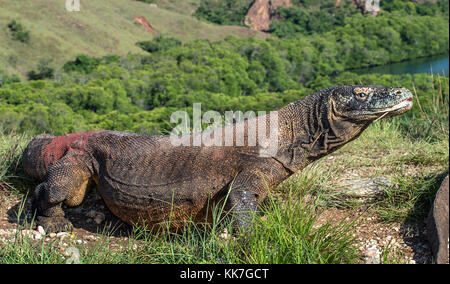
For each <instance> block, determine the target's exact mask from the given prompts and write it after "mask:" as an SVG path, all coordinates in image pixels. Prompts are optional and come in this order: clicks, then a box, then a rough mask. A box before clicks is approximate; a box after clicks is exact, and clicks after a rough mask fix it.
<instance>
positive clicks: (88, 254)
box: [0, 185, 359, 264]
mask: <svg viewBox="0 0 450 284" xmlns="http://www.w3.org/2000/svg"><path fill="white" fill-rule="evenodd" d="M298 186H301V185H298ZM291 198H292V200H287V201H284V202H281V203H280V202H277V201H275V199H273V198H270V202H269V204H268V205H267V207H266V208H265V209H264V211H265V217H255V218H256V219H255V225H254V230H253V231H252V232H251V233H249V234H236V235H234V236H235V237H233V238H230V239H225V238H221V237H220V235H221V234H222V233H223V230H224V228H228V230H230V231H231V226H230V221H229V219H224V218H218V217H217V216H222V214H220V210H221V209H220V208H216V210H218V211H216V212H217V214H216V215H215V216H216V218H214V220H213V223H212V224H211V225H210V226H208V227H206V228H204V227H200V226H198V225H196V224H190V226H188V228H187V229H186V230H185V231H183V232H181V233H173V232H172V233H171V232H168V231H167V230H161V231H159V232H148V231H146V230H145V229H143V228H137V227H135V228H134V229H133V232H132V233H131V234H130V237H129V238H128V239H126V240H120V241H119V242H113V241H112V239H111V238H109V235H108V232H103V234H102V235H101V239H100V240H99V241H97V242H95V243H94V244H92V245H89V246H86V245H79V244H77V243H76V239H73V238H67V239H65V240H63V241H61V242H65V243H66V245H63V246H61V244H60V243H58V241H57V240H53V241H51V242H45V241H44V240H43V239H42V240H40V241H33V240H32V238H31V237H30V236H27V235H25V236H23V235H22V234H21V233H20V232H21V230H20V229H19V227H18V230H17V232H16V233H15V234H14V237H15V239H14V241H11V242H4V243H3V244H2V243H0V263H65V262H67V261H68V259H69V258H70V255H69V256H67V255H66V254H67V253H70V252H71V251H72V252H73V251H74V248H75V251H76V252H77V253H78V254H79V259H78V261H79V262H80V263H166V264H173V263H178V264H189V263H239V264H245V263H252V264H254V263H261V264H264V263H270V264H272V263H273V264H277V263H280V264H281V263H354V262H356V261H357V260H358V259H359V258H358V255H357V253H356V248H355V247H354V245H353V241H352V237H351V232H352V230H351V228H352V226H353V225H354V224H353V223H343V222H341V223H337V224H336V223H331V222H326V223H324V224H322V225H321V226H320V227H316V226H314V225H315V221H316V220H317V218H318V217H319V215H318V214H317V212H316V209H317V205H316V204H311V203H307V202H301V201H300V202H298V201H299V196H298V195H297V194H293V195H291ZM300 200H301V198H300ZM18 218H20V217H18ZM226 220H228V221H226ZM69 261H70V259H69Z"/></svg>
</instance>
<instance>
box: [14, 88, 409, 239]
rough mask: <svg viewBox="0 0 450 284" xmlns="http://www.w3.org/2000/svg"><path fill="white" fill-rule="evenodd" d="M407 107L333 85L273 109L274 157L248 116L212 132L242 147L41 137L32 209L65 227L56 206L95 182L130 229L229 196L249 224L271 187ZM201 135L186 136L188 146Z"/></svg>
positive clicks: (41, 220)
mask: <svg viewBox="0 0 450 284" xmlns="http://www.w3.org/2000/svg"><path fill="white" fill-rule="evenodd" d="M411 107H412V95H411V92H409V91H408V90H407V89H404V88H390V87H383V86H339V87H332V88H328V89H325V90H322V91H319V92H316V93H314V94H312V95H310V96H308V97H305V98H303V99H301V100H298V101H296V102H293V103H291V104H289V105H287V106H285V107H283V108H281V109H280V110H278V112H277V113H278V124H277V126H278V128H277V130H278V133H279V134H278V140H277V144H276V146H277V149H278V151H277V152H276V154H274V155H271V156H261V155H260V151H261V149H262V148H264V147H267V145H266V144H264V145H263V144H262V143H261V142H260V141H257V143H256V145H253V146H249V145H251V144H249V143H248V141H249V140H248V139H250V138H252V137H250V136H251V134H249V133H252V132H250V131H247V130H249V122H252V120H251V119H250V120H246V121H244V122H239V123H236V124H234V125H231V126H225V127H222V128H220V129H216V130H218V131H219V132H222V133H225V132H226V131H227V130H230V129H233V130H235V129H237V127H238V126H244V127H243V128H242V129H244V131H243V132H242V133H243V136H244V137H245V140H244V141H245V143H244V144H243V145H242V146H209V147H207V146H173V145H172V144H171V140H170V137H169V136H164V135H159V136H157V135H153V136H152V135H137V134H133V133H124V132H117V131H106V130H100V131H92V132H85V133H75V134H70V135H66V136H60V137H54V136H51V135H46V134H44V135H39V136H37V137H35V138H34V139H33V140H32V141H31V142H30V144H29V145H28V147H27V149H26V150H25V152H24V158H23V165H24V169H25V171H26V172H27V173H28V174H29V175H30V176H32V177H35V178H37V179H39V180H41V181H42V183H41V184H39V185H38V186H37V187H36V189H35V191H34V194H33V207H34V208H35V210H37V223H38V224H39V225H42V226H44V228H45V229H46V230H47V231H61V230H66V229H67V227H68V226H69V225H70V223H69V222H68V221H67V220H66V219H65V218H64V212H63V210H62V209H61V204H62V202H64V203H66V204H67V205H68V206H77V205H79V204H80V203H81V202H82V201H83V198H84V196H85V193H86V190H87V189H88V188H89V185H90V184H93V183H95V184H96V185H97V188H98V191H99V192H100V194H101V196H102V198H103V199H104V201H105V203H106V205H107V206H108V208H109V209H110V210H111V211H112V212H113V213H114V214H115V215H116V216H118V217H119V218H120V219H122V220H123V221H125V222H127V223H129V224H140V225H146V226H148V227H149V228H153V227H157V226H159V225H162V224H165V222H166V221H167V220H169V219H170V220H171V227H172V228H174V229H180V228H183V225H184V224H185V221H187V220H195V221H197V222H204V221H207V220H209V219H208V218H209V217H210V216H206V215H207V214H206V213H207V212H211V206H212V204H216V203H218V202H220V201H221V200H226V204H225V205H226V209H227V210H229V211H231V212H232V215H233V216H234V224H235V226H236V227H237V228H248V227H250V224H251V223H252V218H253V216H254V214H255V213H257V212H258V207H259V205H260V204H261V202H262V200H263V199H264V198H265V197H266V195H267V192H268V190H269V189H273V188H275V187H276V186H277V185H278V184H279V183H281V182H282V181H283V180H285V179H286V178H288V177H289V176H291V175H292V174H294V173H296V172H298V171H301V170H302V169H303V168H304V167H306V166H307V165H308V164H310V163H312V162H313V161H315V160H317V159H319V158H321V157H323V156H325V155H327V154H330V153H332V152H333V151H335V150H337V149H339V148H340V147H342V146H343V145H345V144H346V143H348V142H350V141H352V140H353V139H355V138H357V137H358V136H359V135H360V134H361V133H362V131H363V130H364V129H366V128H367V127H368V126H369V124H370V123H371V122H373V121H374V120H376V119H379V118H382V117H389V116H394V115H398V114H401V113H404V112H406V111H408V110H409V109H411ZM257 119H262V120H265V121H267V122H268V121H269V119H270V117H269V115H267V116H264V117H259V118H257ZM201 134H202V133H194V134H189V135H185V136H184V137H187V138H188V139H190V141H194V139H195V137H198V136H197V135H201ZM233 139H234V140H233V142H236V137H234V138H233ZM223 141H224V140H223ZM223 145H228V144H223ZM233 145H237V144H236V143H233Z"/></svg>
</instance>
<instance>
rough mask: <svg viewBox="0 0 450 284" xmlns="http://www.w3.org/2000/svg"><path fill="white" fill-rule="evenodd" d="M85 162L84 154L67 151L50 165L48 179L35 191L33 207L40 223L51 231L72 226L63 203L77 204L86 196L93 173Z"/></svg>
mask: <svg viewBox="0 0 450 284" xmlns="http://www.w3.org/2000/svg"><path fill="white" fill-rule="evenodd" d="M82 161H83V157H82V156H80V155H76V154H67V155H66V156H65V157H64V158H62V159H61V160H59V161H58V162H56V163H55V164H54V165H52V166H51V167H50V169H49V171H48V175H47V178H46V179H45V181H44V182H43V183H41V184H39V185H38V186H37V187H36V189H35V191H34V194H33V209H34V210H35V211H36V216H37V217H36V221H37V225H41V226H43V227H44V229H45V230H46V231H47V232H59V231H65V230H68V229H69V228H70V227H71V224H70V222H69V221H68V220H67V219H65V218H64V212H63V210H62V208H61V204H62V202H64V203H65V204H66V205H68V206H77V205H79V204H81V202H82V201H83V199H84V196H85V194H86V190H87V188H88V184H89V181H90V180H91V172H90V170H89V168H88V167H87V166H85V163H83V162H82Z"/></svg>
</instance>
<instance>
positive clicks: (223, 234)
mask: <svg viewBox="0 0 450 284" xmlns="http://www.w3.org/2000/svg"><path fill="white" fill-rule="evenodd" d="M219 238H221V239H224V240H229V239H230V238H231V235H230V234H228V230H227V229H226V228H225V229H224V230H223V232H222V233H221V234H220V235H219Z"/></svg>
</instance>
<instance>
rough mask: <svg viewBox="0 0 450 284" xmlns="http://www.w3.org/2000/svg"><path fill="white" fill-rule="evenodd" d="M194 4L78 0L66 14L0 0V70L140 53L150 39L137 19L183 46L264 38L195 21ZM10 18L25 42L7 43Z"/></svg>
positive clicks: (50, 3) (20, 0)
mask: <svg viewBox="0 0 450 284" xmlns="http://www.w3.org/2000/svg"><path fill="white" fill-rule="evenodd" d="M196 2H198V1H195V0H188V1H185V2H183V4H182V5H180V6H179V7H177V5H176V2H174V1H170V0H160V1H156V2H155V3H156V4H157V5H158V4H159V5H158V6H157V7H152V6H151V5H149V4H146V3H142V2H139V1H131V0H108V1H104V0H89V1H86V0H84V1H83V0H81V9H80V12H68V11H67V10H66V8H65V3H66V0H33V1H29V0H14V1H10V0H0V69H2V70H4V71H5V72H6V73H7V74H19V75H21V76H24V75H25V74H26V73H27V72H28V71H30V70H32V69H35V68H36V65H37V63H38V62H39V60H40V59H44V60H48V59H52V63H51V65H52V66H54V67H60V66H61V65H62V64H63V63H64V62H66V61H68V60H71V59H74V57H75V56H76V55H77V54H80V53H85V54H89V55H94V56H102V55H107V54H119V55H121V54H127V53H128V52H132V53H140V52H142V51H141V50H140V48H139V47H137V46H136V45H135V43H136V42H137V41H142V40H149V39H151V38H152V37H153V36H154V35H153V34H150V33H148V32H147V31H146V30H145V28H144V27H143V26H141V25H139V24H137V23H134V22H133V20H134V18H135V17H137V16H144V17H145V18H146V19H147V20H148V21H149V22H150V23H151V25H152V26H153V27H154V28H155V29H156V31H157V32H158V33H160V34H163V35H169V36H173V37H176V38H178V39H180V40H182V41H191V40H195V39H199V38H207V39H211V40H218V39H222V38H224V37H226V36H229V35H234V36H237V37H247V36H259V35H261V36H263V35H262V34H261V33H258V32H255V31H251V30H249V29H247V28H244V27H234V26H233V27H230V26H218V25H214V24H210V23H206V22H203V21H199V20H197V19H196V18H194V17H192V16H191V15H190V13H191V11H193V10H194V9H195V6H192V5H191V3H194V4H196ZM189 7H191V8H189ZM189 9H190V10H189ZM13 19H15V20H17V21H18V22H20V23H21V24H22V25H23V26H24V28H25V30H27V31H29V32H30V41H29V43H22V42H20V41H17V40H13V39H12V36H11V32H10V30H9V28H8V27H7V25H8V23H10V22H11V21H12V20H13Z"/></svg>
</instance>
